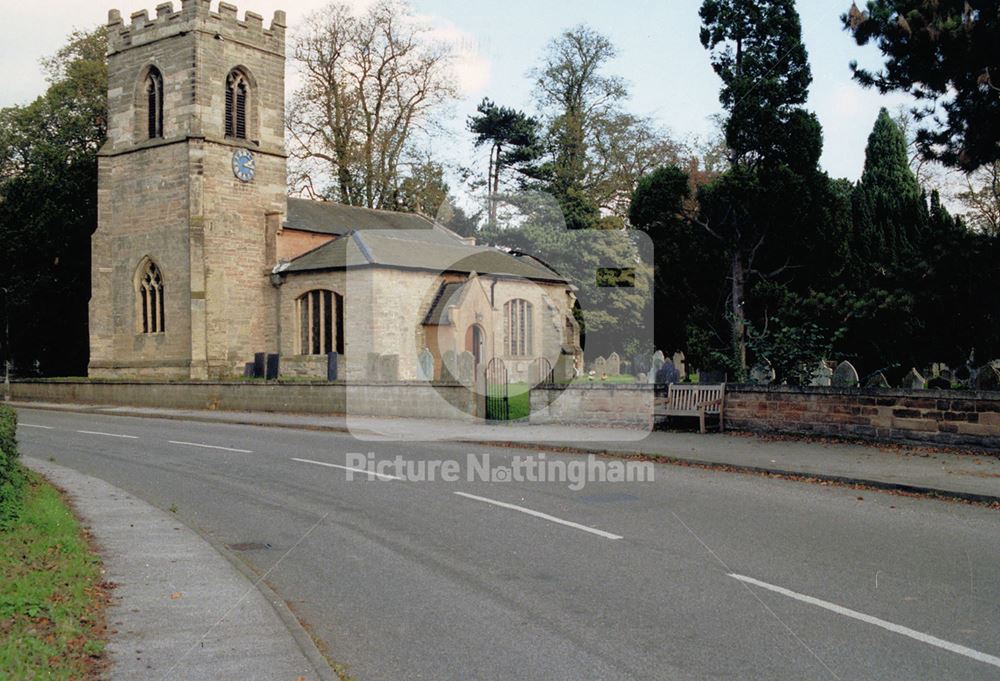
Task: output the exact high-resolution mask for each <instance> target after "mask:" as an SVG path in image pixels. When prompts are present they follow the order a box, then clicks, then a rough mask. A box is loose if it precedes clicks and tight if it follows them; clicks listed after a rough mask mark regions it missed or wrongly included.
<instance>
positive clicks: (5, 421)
mask: <svg viewBox="0 0 1000 681" xmlns="http://www.w3.org/2000/svg"><path fill="white" fill-rule="evenodd" d="M16 434H17V414H16V413H15V412H14V410H13V409H11V408H10V407H5V406H3V405H0V530H6V529H8V528H9V527H10V526H11V524H12V523H13V521H14V520H16V519H17V517H18V514H19V513H20V510H21V501H22V498H23V492H24V472H23V471H22V470H21V466H20V464H19V463H18V461H17V458H18V452H17V438H16Z"/></svg>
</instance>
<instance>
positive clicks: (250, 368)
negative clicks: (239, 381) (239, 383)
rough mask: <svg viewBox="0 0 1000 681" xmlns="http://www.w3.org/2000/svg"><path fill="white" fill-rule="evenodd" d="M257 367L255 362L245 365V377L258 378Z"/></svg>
mask: <svg viewBox="0 0 1000 681" xmlns="http://www.w3.org/2000/svg"><path fill="white" fill-rule="evenodd" d="M255 369H256V367H255V366H254V363H253V362H247V363H246V364H244V365H243V378H256V377H257V373H256V371H255Z"/></svg>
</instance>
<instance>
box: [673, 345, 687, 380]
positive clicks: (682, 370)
mask: <svg viewBox="0 0 1000 681" xmlns="http://www.w3.org/2000/svg"><path fill="white" fill-rule="evenodd" d="M685 359H686V358H685V357H684V353H683V352H675V353H674V357H673V362H674V368H675V369H677V374H678V375H679V376H680V379H681V380H682V381H683V380H684V379H685V378H686V377H687V366H686V365H685V364H684V360H685Z"/></svg>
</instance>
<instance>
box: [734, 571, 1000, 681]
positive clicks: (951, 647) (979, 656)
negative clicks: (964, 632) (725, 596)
mask: <svg viewBox="0 0 1000 681" xmlns="http://www.w3.org/2000/svg"><path fill="white" fill-rule="evenodd" d="M729 576H730V577H732V578H733V579H738V580H739V581H741V582H744V583H746V584H753V585H754V586H759V587H760V588H762V589H767V590H768V591H773V592H775V593H779V594H781V595H782V596H788V597H789V598H794V599H795V600H797V601H802V602H803V603H808V604H809V605H815V606H817V607H820V608H824V609H826V610H830V611H831V612H835V613H837V614H838V615H843V616H844V617H850V618H852V619H856V620H860V621H862V622H866V623H868V624H874V625H875V626H876V627H882V628H883V629H887V630H888V631H891V632H893V633H896V634H901V635H903V636H908V637H909V638H912V639H914V640H915V641H920V642H921V643H926V644H927V645H931V646H936V647H938V648H943V649H944V650H948V651H951V652H953V653H958V654H959V655H964V656H965V657H971V658H972V659H973V660H978V661H979V662H985V663H986V664H989V665H993V666H994V667H1000V657H995V656H993V655H987V654H986V653H981V652H979V651H978V650H973V649H972V648H966V647H965V646H962V645H959V644H957V643H951V642H950V641H945V640H943V639H940V638H938V637H936V636H931V635H930V634H924V633H922V632H919V631H916V630H915V629H910V628H909V627H903V626H900V625H898V624H893V623H892V622H887V621H885V620H883V619H879V618H878V617H872V616H871V615H866V614H864V613H863V612H857V611H856V610H850V609H848V608H844V607H841V606H839V605H836V604H835V603H830V602H828V601H822V600H820V599H818V598H813V597H812V596H806V595H804V594H800V593H796V592H795V591H791V590H789V589H785V588H783V587H780V586H775V585H773V584H768V583H767V582H761V581H759V580H756V579H754V578H753V577H745V576H743V575H734V574H730V575H729Z"/></svg>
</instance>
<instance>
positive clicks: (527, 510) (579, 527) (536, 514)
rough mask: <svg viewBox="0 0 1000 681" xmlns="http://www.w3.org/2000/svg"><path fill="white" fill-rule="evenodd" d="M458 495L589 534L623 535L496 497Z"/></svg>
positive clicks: (614, 537)
mask: <svg viewBox="0 0 1000 681" xmlns="http://www.w3.org/2000/svg"><path fill="white" fill-rule="evenodd" d="M455 494H457V495H458V496H460V497H465V498H466V499H474V500H475V501H481V502H483V503H485V504H492V505H494V506H500V507H502V508H509V509H510V510H512V511H520V512H521V513H526V514H528V515H530V516H534V517H535V518H541V519H542V520H548V521H549V522H553V523H558V524H560V525H565V526H566V527H572V528H573V529H576V530H582V531H583V532H590V533H591V534H596V535H597V536H598V537H604V538H605V539H622V538H623V537H622V536H621V535H618V534H611V533H610V532H605V531H604V530H598V529H597V528H595V527H588V526H587V525H581V524H579V523H574V522H571V521H569V520H563V519H562V518H556V517H555V516H551V515H549V514H548V513H542V512H540V511H533V510H531V509H530V508H525V507H524V506H516V505H514V504H508V503H506V502H503V501H497V500H496V499H487V498H486V497H477V496H476V495H474V494H466V493H465V492H455Z"/></svg>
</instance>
